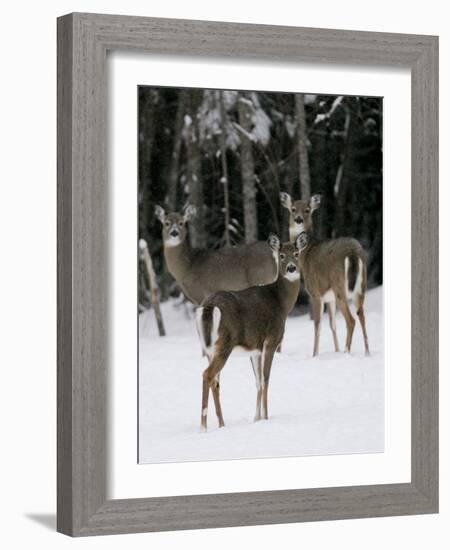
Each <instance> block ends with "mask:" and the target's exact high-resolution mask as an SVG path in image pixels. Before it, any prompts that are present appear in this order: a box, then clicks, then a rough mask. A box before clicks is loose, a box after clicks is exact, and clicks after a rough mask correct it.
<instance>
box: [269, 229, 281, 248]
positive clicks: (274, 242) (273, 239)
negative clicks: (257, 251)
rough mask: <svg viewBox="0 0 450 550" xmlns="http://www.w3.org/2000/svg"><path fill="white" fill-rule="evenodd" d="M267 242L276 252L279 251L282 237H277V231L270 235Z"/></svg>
mask: <svg viewBox="0 0 450 550" xmlns="http://www.w3.org/2000/svg"><path fill="white" fill-rule="evenodd" d="M267 242H268V243H269V246H270V248H271V249H272V250H274V251H275V252H278V251H279V250H280V246H281V243H280V239H279V238H278V237H277V235H275V233H271V234H270V235H269V238H268V239H267Z"/></svg>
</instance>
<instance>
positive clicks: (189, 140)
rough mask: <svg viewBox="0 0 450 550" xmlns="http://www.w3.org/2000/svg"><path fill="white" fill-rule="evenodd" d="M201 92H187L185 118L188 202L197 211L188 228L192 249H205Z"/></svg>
mask: <svg viewBox="0 0 450 550" xmlns="http://www.w3.org/2000/svg"><path fill="white" fill-rule="evenodd" d="M202 93H203V92H202V91H201V90H191V91H190V92H189V100H190V101H189V115H188V116H186V117H185V120H184V127H185V130H186V153H187V168H188V169H187V172H188V178H187V179H188V190H189V202H190V203H191V204H193V205H194V206H195V207H196V209H197V214H196V216H195V217H194V218H193V219H192V221H191V223H190V227H189V237H190V242H191V246H192V247H193V248H205V247H206V233H205V217H204V212H203V181H202V177H201V151H200V145H199V136H198V118H197V113H198V108H199V106H200V102H201V100H202Z"/></svg>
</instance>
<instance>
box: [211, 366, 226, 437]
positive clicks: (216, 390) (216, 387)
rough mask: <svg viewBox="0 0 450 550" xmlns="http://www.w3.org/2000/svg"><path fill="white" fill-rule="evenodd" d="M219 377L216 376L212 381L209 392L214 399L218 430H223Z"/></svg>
mask: <svg viewBox="0 0 450 550" xmlns="http://www.w3.org/2000/svg"><path fill="white" fill-rule="evenodd" d="M219 378H220V376H219V375H217V376H216V377H215V378H214V380H213V381H212V383H211V391H212V394H213V399H214V406H215V408H216V415H217V419H218V421H219V428H223V427H224V426H225V422H224V421H223V415H222V407H221V405H220V383H219Z"/></svg>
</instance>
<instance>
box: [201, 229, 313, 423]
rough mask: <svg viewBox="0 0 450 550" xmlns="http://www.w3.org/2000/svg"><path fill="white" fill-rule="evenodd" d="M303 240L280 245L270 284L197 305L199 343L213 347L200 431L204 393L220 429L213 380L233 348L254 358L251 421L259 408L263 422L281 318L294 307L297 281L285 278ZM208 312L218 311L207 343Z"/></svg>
mask: <svg viewBox="0 0 450 550" xmlns="http://www.w3.org/2000/svg"><path fill="white" fill-rule="evenodd" d="M306 239H307V237H306V235H300V236H299V237H298V239H297V241H296V243H284V244H283V245H282V246H281V248H280V251H279V275H278V279H277V280H276V281H275V282H274V283H271V284H269V285H263V286H256V287H251V288H248V289H246V290H241V291H236V292H232V291H228V292H223V291H221V292H215V293H214V294H212V295H211V296H209V297H208V298H206V299H205V300H204V302H203V303H202V308H203V309H202V310H201V319H199V320H198V322H199V323H202V330H203V336H204V344H205V345H206V346H210V345H213V350H212V352H211V350H210V352H209V354H210V364H209V366H208V368H207V369H206V370H205V371H204V373H203V398H202V426H203V428H205V429H206V416H207V415H206V410H207V407H208V394H209V389H211V391H212V394H213V398H214V402H215V405H216V413H217V417H218V419H219V426H223V425H224V422H223V416H222V411H221V407H220V397H219V382H218V377H219V375H220V371H221V370H222V369H223V367H224V366H225V364H226V361H227V359H228V357H229V356H230V354H231V352H232V351H233V349H234V348H236V347H241V348H244V349H246V350H248V351H250V352H253V353H254V356H253V357H252V364H253V368H254V371H255V377H256V381H257V390H258V394H257V405H256V414H255V420H259V419H260V418H261V406H262V408H263V417H264V418H267V417H268V411H267V387H268V384H269V377H270V369H271V366H272V359H273V355H274V353H275V350H276V349H277V347H278V346H279V344H280V342H281V340H282V338H283V334H284V327H285V323H286V318H287V316H288V314H289V312H290V311H291V310H292V308H293V307H294V304H295V301H296V299H297V296H298V292H299V289H300V276H298V278H297V279H296V280H288V279H287V278H286V275H287V274H288V273H289V272H290V271H289V270H294V269H295V273H298V260H299V250H300V248H303V247H304V246H305V245H306ZM278 247H279V242H278ZM298 274H299V273H298ZM214 308H218V309H219V310H220V314H221V315H220V323H219V327H218V339H217V341H216V342H210V338H209V337H208V336H207V333H208V331H209V333H210V332H211V318H212V316H213V310H214ZM205 351H206V350H205ZM258 381H259V382H258Z"/></svg>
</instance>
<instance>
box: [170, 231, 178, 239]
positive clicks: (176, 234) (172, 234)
mask: <svg viewBox="0 0 450 550" xmlns="http://www.w3.org/2000/svg"><path fill="white" fill-rule="evenodd" d="M170 236H171V237H178V231H177V230H176V229H172V231H171V232H170Z"/></svg>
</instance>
